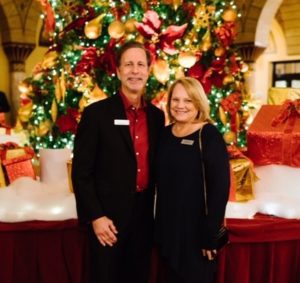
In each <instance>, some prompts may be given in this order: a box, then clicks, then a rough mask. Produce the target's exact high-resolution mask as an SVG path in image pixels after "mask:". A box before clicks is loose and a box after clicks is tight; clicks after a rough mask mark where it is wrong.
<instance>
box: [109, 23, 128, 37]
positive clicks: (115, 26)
mask: <svg viewBox="0 0 300 283" xmlns="http://www.w3.org/2000/svg"><path fill="white" fill-rule="evenodd" d="M108 33H109V35H110V37H111V38H114V39H119V38H121V37H122V36H123V35H124V34H125V25H124V24H123V23H122V22H120V21H113V22H112V23H110V25H109V26H108Z"/></svg>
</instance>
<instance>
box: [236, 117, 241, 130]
mask: <svg viewBox="0 0 300 283" xmlns="http://www.w3.org/2000/svg"><path fill="white" fill-rule="evenodd" d="M235 124H236V128H237V129H239V128H240V125H241V119H240V115H239V113H235Z"/></svg>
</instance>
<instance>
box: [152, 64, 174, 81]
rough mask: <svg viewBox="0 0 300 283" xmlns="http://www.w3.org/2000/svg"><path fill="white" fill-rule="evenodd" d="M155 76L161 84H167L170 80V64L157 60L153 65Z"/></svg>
mask: <svg viewBox="0 0 300 283" xmlns="http://www.w3.org/2000/svg"><path fill="white" fill-rule="evenodd" d="M153 75H154V76H155V78H156V79H157V80H158V81H159V82H160V83H162V84H165V83H166V82H167V81H168V80H169V78H170V68H169V64H168V62H166V61H165V60H163V59H157V60H156V61H155V63H154V65H153Z"/></svg>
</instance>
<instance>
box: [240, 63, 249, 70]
mask: <svg viewBox="0 0 300 283" xmlns="http://www.w3.org/2000/svg"><path fill="white" fill-rule="evenodd" d="M248 70H249V66H248V64H247V63H245V62H243V63H242V67H241V72H242V73H247V72H248Z"/></svg>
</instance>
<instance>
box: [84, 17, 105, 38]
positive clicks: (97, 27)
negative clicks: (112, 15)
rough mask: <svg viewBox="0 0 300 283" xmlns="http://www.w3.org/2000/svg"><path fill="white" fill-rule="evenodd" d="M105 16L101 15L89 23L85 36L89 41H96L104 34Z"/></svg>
mask: <svg viewBox="0 0 300 283" xmlns="http://www.w3.org/2000/svg"><path fill="white" fill-rule="evenodd" d="M104 17H105V14H101V15H99V16H98V17H96V18H95V19H93V20H91V21H90V22H88V23H87V24H86V25H85V27H84V34H85V36H86V37H87V38H89V39H96V38H98V37H99V36H100V35H101V33H102V20H103V18H104Z"/></svg>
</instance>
